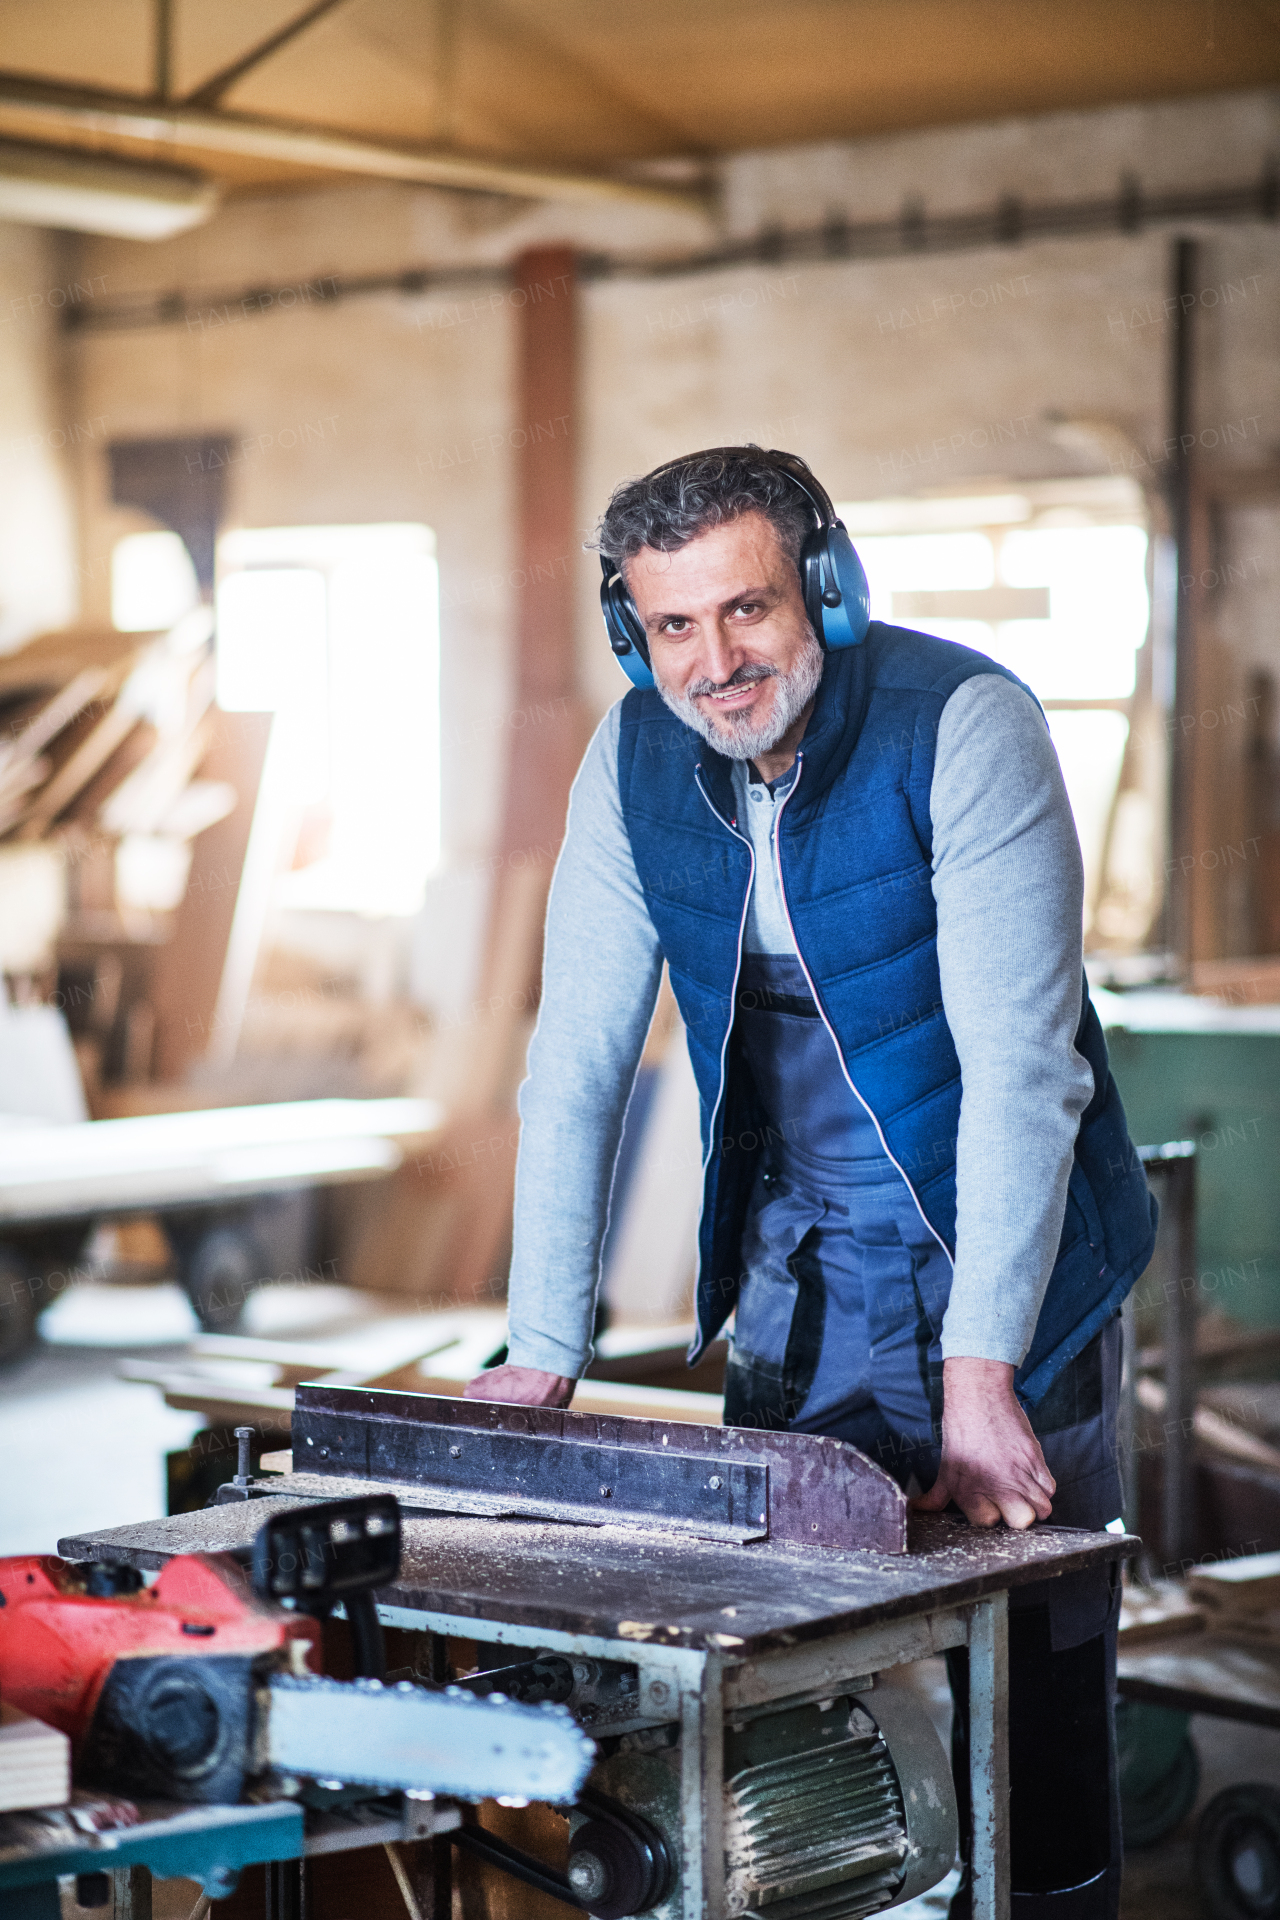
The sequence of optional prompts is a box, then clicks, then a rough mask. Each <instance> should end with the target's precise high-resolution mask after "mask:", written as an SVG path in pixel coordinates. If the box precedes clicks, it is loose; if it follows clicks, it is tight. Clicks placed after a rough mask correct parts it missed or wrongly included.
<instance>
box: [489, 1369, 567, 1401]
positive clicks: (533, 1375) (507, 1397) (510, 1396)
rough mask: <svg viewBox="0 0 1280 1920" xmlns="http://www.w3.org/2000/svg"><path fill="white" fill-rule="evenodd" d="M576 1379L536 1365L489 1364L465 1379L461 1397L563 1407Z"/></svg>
mask: <svg viewBox="0 0 1280 1920" xmlns="http://www.w3.org/2000/svg"><path fill="white" fill-rule="evenodd" d="M577 1384H578V1383H577V1381H576V1380H566V1379H565V1377H564V1375H563V1374H561V1373H542V1372H541V1371H540V1370H539V1369H538V1368H537V1367H490V1368H489V1370H488V1372H487V1373H478V1374H477V1375H476V1377H475V1379H474V1380H472V1381H470V1382H468V1385H467V1389H466V1392H465V1393H464V1394H463V1396H462V1397H463V1399H464V1400H501V1401H504V1402H505V1403H506V1405H507V1406H510V1407H567V1406H568V1404H569V1402H570V1401H571V1400H572V1398H573V1390H574V1388H575V1387H576V1386H577Z"/></svg>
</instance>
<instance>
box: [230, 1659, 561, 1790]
mask: <svg viewBox="0 0 1280 1920" xmlns="http://www.w3.org/2000/svg"><path fill="white" fill-rule="evenodd" d="M270 1688H271V1716H270V1723H269V1728H268V1751H269V1754H270V1761H271V1765H272V1766H273V1767H275V1768H276V1769H278V1770H279V1771H280V1772H282V1773H299V1774H305V1775H306V1776H307V1777H309V1778H311V1779H317V1780H330V1779H340V1780H341V1781H342V1783H343V1784H344V1785H346V1786H371V1787H388V1788H389V1787H400V1788H408V1789H416V1790H417V1791H419V1792H430V1793H447V1794H453V1795H456V1796H457V1797H458V1798H459V1799H462V1800H484V1799H488V1798H490V1797H496V1796H498V1795H512V1796H516V1797H519V1798H522V1799H529V1800H550V1801H563V1800H572V1799H573V1798H574V1797H575V1795H576V1794H577V1791H578V1788H579V1787H580V1786H581V1785H582V1783H583V1781H584V1780H585V1779H586V1777H587V1773H588V1771H589V1770H590V1767H591V1764H592V1761H593V1759H594V1757H595V1746H594V1744H593V1742H592V1741H590V1740H589V1739H588V1738H587V1737H586V1735H585V1734H584V1733H583V1732H582V1730H581V1728H580V1727H579V1726H578V1724H577V1722H576V1721H575V1720H574V1719H573V1717H572V1715H571V1714H570V1713H569V1712H568V1711H567V1710H566V1709H565V1708H564V1707H557V1706H552V1705H551V1704H550V1703H546V1704H544V1705H542V1706H537V1707H529V1706H522V1705H520V1704H519V1703H517V1702H516V1701H514V1700H507V1699H505V1698H503V1697H502V1696H501V1695H497V1694H490V1695H489V1696H487V1697H485V1698H477V1696H476V1695H475V1694H473V1693H468V1692H467V1691H466V1689H465V1688H462V1687H446V1688H445V1689H444V1690H443V1691H442V1692H439V1693H433V1692H429V1691H427V1690H426V1689H425V1688H423V1687H417V1686H414V1684H413V1682H412V1681H402V1682H400V1683H399V1684H398V1685H396V1686H391V1687H386V1686H383V1685H382V1683H381V1682H380V1681H378V1680H354V1681H351V1680H327V1679H324V1678H322V1677H320V1676H315V1677H313V1678H310V1679H299V1678H295V1677H294V1676H293V1675H290V1674H277V1675H275V1676H274V1677H273V1679H272V1680H271V1683H270Z"/></svg>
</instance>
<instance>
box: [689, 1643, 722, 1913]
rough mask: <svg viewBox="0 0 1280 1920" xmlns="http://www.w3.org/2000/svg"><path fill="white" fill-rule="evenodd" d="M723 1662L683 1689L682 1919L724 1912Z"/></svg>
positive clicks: (712, 1663)
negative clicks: (721, 1666) (721, 1665)
mask: <svg viewBox="0 0 1280 1920" xmlns="http://www.w3.org/2000/svg"><path fill="white" fill-rule="evenodd" d="M723 1692H724V1689H723V1680H722V1675H721V1668H720V1662H719V1660H718V1659H717V1658H716V1656H715V1655H714V1654H708V1655H707V1658H706V1662H705V1664H704V1666H703V1668H702V1672H701V1674H700V1675H699V1676H698V1677H697V1679H695V1680H694V1681H693V1682H692V1683H691V1684H690V1683H685V1684H683V1685H682V1687H681V1697H680V1748H681V1756H680V1851H681V1856H682V1860H683V1882H684V1885H683V1898H682V1901H681V1909H682V1920H723V1916H724V1704H723Z"/></svg>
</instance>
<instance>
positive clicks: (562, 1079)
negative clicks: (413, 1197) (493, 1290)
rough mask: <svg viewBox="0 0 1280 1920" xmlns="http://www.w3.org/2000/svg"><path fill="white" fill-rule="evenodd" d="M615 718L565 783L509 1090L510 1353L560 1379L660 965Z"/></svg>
mask: <svg viewBox="0 0 1280 1920" xmlns="http://www.w3.org/2000/svg"><path fill="white" fill-rule="evenodd" d="M620 718H621V710H620V707H618V706H615V707H613V708H612V709H611V710H610V711H609V713H607V714H606V715H605V717H604V719H603V721H602V722H601V723H600V726H599V727H598V728H597V730H596V733H595V736H594V738H593V739H592V742H591V745H590V746H589V747H588V749H587V753H586V757H585V758H584V760H583V762H582V766H581V767H580V769H579V771H578V776H577V779H576V780H575V781H574V784H573V792H572V794H571V795H570V799H569V821H568V827H567V830H566V834H565V842H564V846H563V848H562V849H561V853H560V858H559V860H558V862H557V863H556V870H555V876H554V878H553V880H552V883H551V897H550V900H549V903H548V907H547V928H546V946H545V957H544V961H543V979H542V1005H541V1010H540V1012H539V1015H538V1025H537V1030H536V1031H535V1033H534V1036H533V1040H532V1042H531V1044H530V1047H529V1069H528V1078H527V1079H526V1080H525V1083H524V1085H523V1086H522V1087H521V1089H520V1120H521V1131H520V1149H519V1154H518V1156H517V1160H516V1199H515V1228H514V1238H513V1242H512V1256H511V1281H510V1289H509V1304H508V1325H509V1356H508V1357H509V1359H510V1360H511V1362H512V1364H513V1365H516V1366H521V1367H538V1368H540V1369H541V1370H542V1371H543V1372H544V1373H558V1374H563V1375H564V1376H565V1377H566V1378H569V1379H576V1378H578V1376H579V1375H580V1374H581V1373H582V1372H583V1371H584V1369H585V1368H586V1366H587V1363H588V1361H589V1360H590V1358H591V1328H592V1322H593V1319H594V1316H595V1301H596V1293H597V1290H598V1287H599V1284H600V1250H601V1246H602V1244H603V1242H604V1236H605V1229H606V1227H607V1226H608V1222H609V1195H610V1189H611V1188H612V1185H613V1173H614V1164H615V1162H616V1160H617V1157H618V1145H619V1142H620V1140H621V1138H622V1122H623V1118H624V1116H625V1114H626V1110H627V1102H628V1100H629V1099H630V1098H631V1089H632V1086H633V1084H634V1082H635V1076H636V1069H637V1067H638V1066H639V1063H640V1055H641V1053H642V1051H643V1049H644V1042H645V1035H646V1034H647V1032H648V1030H649V1022H650V1020H651V1019H652V1017H653V1009H654V1005H655V1003H656V1001H657V996H658V983H659V980H660V978H661V975H662V952H661V949H660V947H659V945H658V936H657V934H656V932H655V931H654V926H653V922H652V920H651V919H650V918H649V912H648V909H647V908H646V906H645V903H644V894H643V892H642V890H641V886H640V881H639V878H638V876H637V874H636V869H635V861H634V859H633V858H632V853H631V842H630V839H629V838H628V835H627V830H626V825H625V823H624V821H623V818H622V806H621V801H620V799H619V794H618V735H619V724H620Z"/></svg>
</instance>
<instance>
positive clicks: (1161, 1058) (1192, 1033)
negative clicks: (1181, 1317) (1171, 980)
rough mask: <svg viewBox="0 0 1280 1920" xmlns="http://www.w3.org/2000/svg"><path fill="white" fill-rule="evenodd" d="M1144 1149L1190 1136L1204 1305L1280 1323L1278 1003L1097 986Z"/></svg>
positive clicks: (1250, 1320)
mask: <svg viewBox="0 0 1280 1920" xmlns="http://www.w3.org/2000/svg"><path fill="white" fill-rule="evenodd" d="M1094 1000H1095V1003H1096V1004H1097V1007H1098V1013H1099V1017H1100V1018H1101V1020H1102V1023H1103V1025H1104V1027H1105V1028H1106V1029H1107V1045H1108V1047H1109V1048H1110V1051H1111V1067H1112V1071H1113V1073H1114V1074H1115V1077H1116V1081H1117V1084H1118V1085H1119V1088H1120V1092H1121V1096H1122V1097H1123V1100H1124V1104H1125V1110H1126V1112H1127V1114H1128V1116H1129V1131H1130V1133H1131V1134H1132V1136H1133V1139H1134V1141H1135V1142H1136V1143H1137V1145H1138V1146H1140V1147H1145V1146H1149V1145H1154V1144H1156V1143H1159V1142H1162V1141H1165V1140H1180V1139H1188V1138H1194V1139H1195V1141H1196V1143H1197V1148H1198V1152H1197V1167H1198V1175H1197V1210H1198V1235H1197V1238H1198V1243H1199V1254H1198V1269H1199V1276H1200V1307H1201V1310H1202V1311H1205V1312H1213V1311H1214V1310H1215V1309H1216V1310H1218V1311H1221V1312H1222V1313H1225V1314H1229V1315H1230V1317H1231V1318H1232V1319H1233V1320H1238V1321H1242V1322H1243V1323H1244V1324H1245V1325H1247V1326H1255V1327H1272V1326H1280V1007H1228V1006H1223V1005H1222V1004H1221V1002H1219V1001H1216V1000H1209V999H1202V998H1198V997H1195V996H1192V995H1190V994H1181V993H1166V992H1161V991H1158V990H1150V991H1144V992H1138V993H1124V994H1120V993H1108V992H1099V991H1097V990H1095V991H1094Z"/></svg>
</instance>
